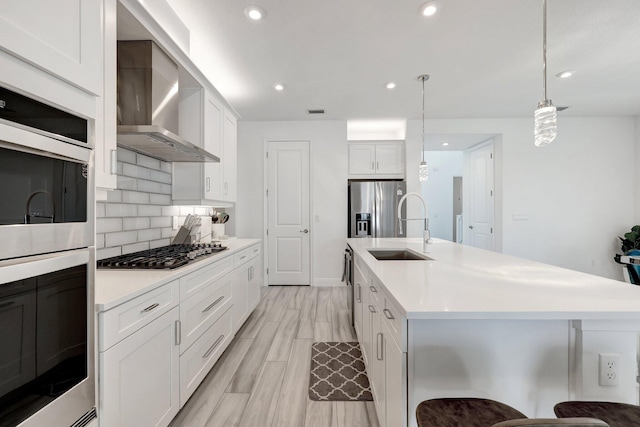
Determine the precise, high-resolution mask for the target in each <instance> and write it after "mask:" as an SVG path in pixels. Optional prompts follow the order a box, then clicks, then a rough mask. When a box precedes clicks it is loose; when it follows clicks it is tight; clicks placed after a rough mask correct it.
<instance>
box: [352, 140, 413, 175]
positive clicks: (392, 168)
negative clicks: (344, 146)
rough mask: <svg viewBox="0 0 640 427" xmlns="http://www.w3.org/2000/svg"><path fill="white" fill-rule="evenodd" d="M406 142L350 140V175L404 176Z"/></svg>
mask: <svg viewBox="0 0 640 427" xmlns="http://www.w3.org/2000/svg"><path fill="white" fill-rule="evenodd" d="M404 163H405V162H404V142H403V141H384V142H350V143H349V175H350V176H351V177H353V178H404Z"/></svg>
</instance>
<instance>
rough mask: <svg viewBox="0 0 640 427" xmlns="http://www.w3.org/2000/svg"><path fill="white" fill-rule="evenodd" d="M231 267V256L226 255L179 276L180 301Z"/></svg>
mask: <svg viewBox="0 0 640 427" xmlns="http://www.w3.org/2000/svg"><path fill="white" fill-rule="evenodd" d="M231 269H233V257H231V256H227V257H225V258H223V259H221V260H218V261H216V262H214V263H212V264H209V265H207V266H206V267H202V268H201V269H199V270H196V271H194V272H193V273H189V274H187V275H186V276H184V277H182V278H180V301H186V300H187V298H189V297H190V296H191V295H194V294H195V293H196V292H198V291H199V290H200V289H203V288H205V287H207V286H208V285H210V284H211V283H213V282H215V281H216V280H217V279H218V278H220V277H222V276H223V275H224V274H225V273H227V272H228V271H231Z"/></svg>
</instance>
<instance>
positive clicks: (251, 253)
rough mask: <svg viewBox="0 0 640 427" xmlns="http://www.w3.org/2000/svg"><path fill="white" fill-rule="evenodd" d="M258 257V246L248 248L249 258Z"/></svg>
mask: <svg viewBox="0 0 640 427" xmlns="http://www.w3.org/2000/svg"><path fill="white" fill-rule="evenodd" d="M258 255H260V245H253V246H251V247H250V248H249V258H253V257H255V256H258Z"/></svg>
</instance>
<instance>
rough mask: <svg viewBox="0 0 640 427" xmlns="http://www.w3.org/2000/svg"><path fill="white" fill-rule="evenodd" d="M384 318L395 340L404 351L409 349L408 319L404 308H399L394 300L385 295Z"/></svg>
mask: <svg viewBox="0 0 640 427" xmlns="http://www.w3.org/2000/svg"><path fill="white" fill-rule="evenodd" d="M382 319H383V321H384V322H385V323H386V324H387V325H388V327H389V331H390V332H391V335H392V336H393V340H394V341H395V342H396V344H398V347H400V348H401V349H402V351H407V346H406V345H405V343H406V339H405V337H406V336H407V321H406V318H405V315H404V313H403V312H402V310H400V309H399V308H398V306H397V305H396V304H395V302H394V301H392V300H391V299H389V297H387V296H386V295H385V300H384V309H383V310H382Z"/></svg>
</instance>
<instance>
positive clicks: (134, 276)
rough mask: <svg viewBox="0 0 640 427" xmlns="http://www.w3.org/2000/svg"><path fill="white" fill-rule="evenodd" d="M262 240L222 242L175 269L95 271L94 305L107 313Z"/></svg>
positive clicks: (230, 240)
mask: <svg viewBox="0 0 640 427" xmlns="http://www.w3.org/2000/svg"><path fill="white" fill-rule="evenodd" d="M260 242H261V240H259V239H229V240H223V241H222V242H221V243H222V246H226V247H227V249H226V250H224V251H222V252H218V253H217V254H215V255H211V256H209V257H206V258H202V259H199V260H198V261H196V262H192V263H189V264H187V265H185V266H183V267H179V268H176V269H174V270H109V269H97V270H96V291H95V303H96V310H97V311H106V310H109V309H111V308H113V307H115V306H117V305H120V304H122V303H123V302H125V301H128V300H130V299H131V298H135V297H137V296H138V295H142V294H144V293H145V292H149V291H151V290H153V289H155V288H157V287H158V286H161V285H164V284H165V283H169V282H171V281H172V280H176V279H178V278H180V277H182V276H184V275H185V274H188V273H191V272H192V271H195V270H197V269H199V268H202V267H205V266H207V265H209V264H210V263H212V262H215V261H218V260H221V259H223V258H225V257H228V256H231V255H233V254H234V253H235V252H238V251H240V250H242V249H244V248H247V247H249V246H251V245H254V244H256V243H260Z"/></svg>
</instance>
